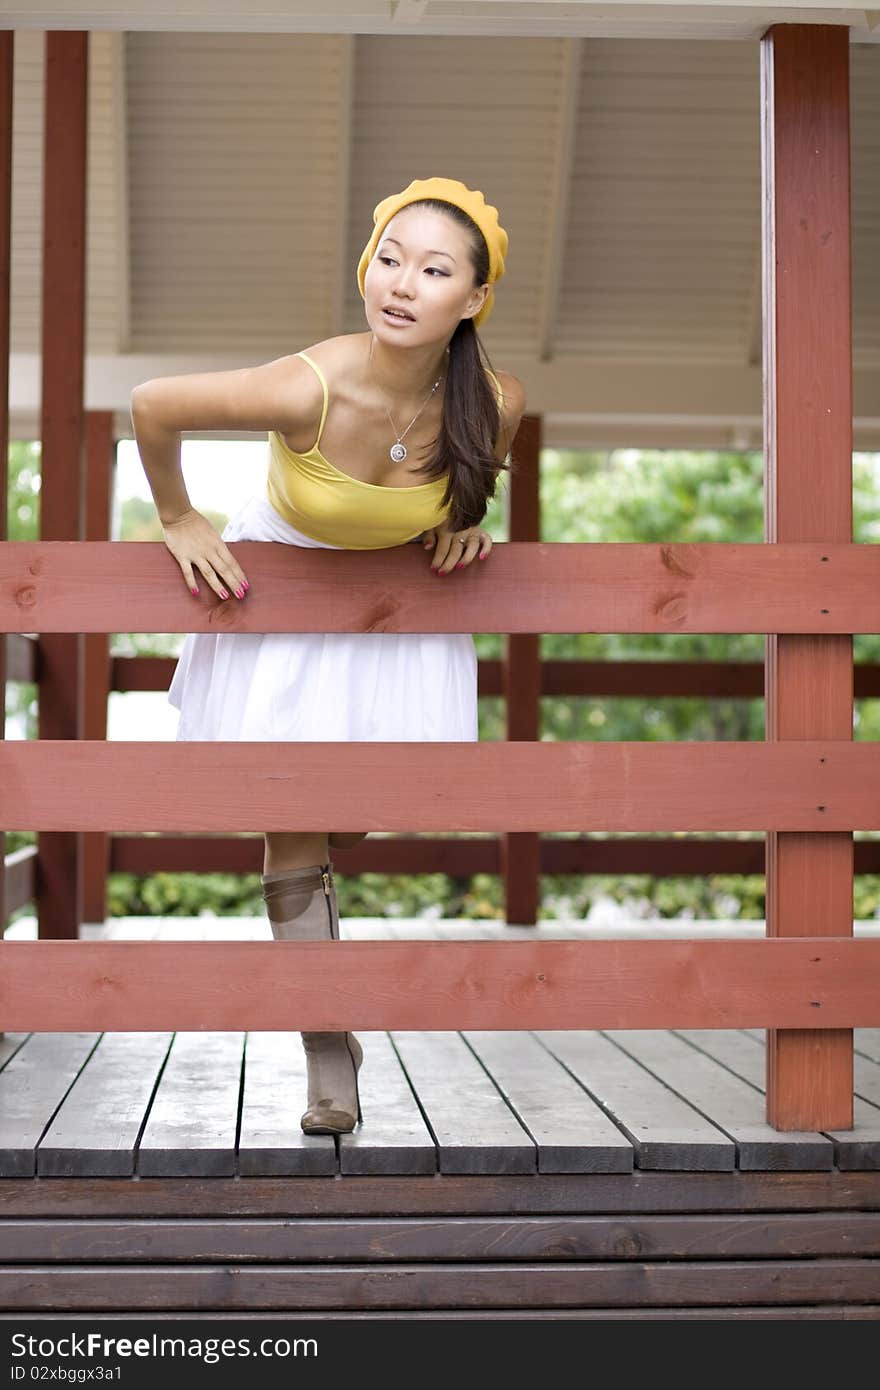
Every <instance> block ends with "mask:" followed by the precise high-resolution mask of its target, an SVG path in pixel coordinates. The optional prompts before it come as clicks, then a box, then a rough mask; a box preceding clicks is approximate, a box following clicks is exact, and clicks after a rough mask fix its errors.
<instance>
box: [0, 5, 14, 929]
mask: <svg viewBox="0 0 880 1390" xmlns="http://www.w3.org/2000/svg"><path fill="white" fill-rule="evenodd" d="M13 43H14V34H13V32H12V31H11V30H8V29H7V30H6V31H5V32H4V33H0V540H3V541H5V540H6V539H7V527H8V506H9V257H10V240H11V236H10V223H11V217H12V88H13V71H12V59H13ZM0 699H2V701H3V703H2V705H0V739H3V738H5V737H6V638H5V637H4V636H3V634H2V633H0ZM5 855H6V835H5V834H4V832H3V831H2V830H0V939H2V936H3V933H4V931H5V930H6V918H7V912H6V871H5V867H4V858H5Z"/></svg>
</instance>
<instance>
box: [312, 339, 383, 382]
mask: <svg viewBox="0 0 880 1390" xmlns="http://www.w3.org/2000/svg"><path fill="white" fill-rule="evenodd" d="M369 336H370V335H369V333H340V334H338V335H337V337H335V338H322V340H321V341H320V342H319V343H312V345H311V347H307V348H303V349H302V351H303V352H306V353H308V355H309V357H311V359H312V361H313V362H314V363H315V364H316V366H318V367H320V368H321V371H322V372H323V373H324V375H325V376H326V377H327V379H328V381H330V380H331V379H332V378H333V377H334V376H336V375H337V374H338V375H340V376H342V377H345V376H346V375H347V374H348V373H349V372H350V370H351V368H352V366H353V365H354V363H355V362H358V361H360V359H361V357H362V356H363V353H364V341H363V340H364V339H366V338H369ZM300 360H301V359H300Z"/></svg>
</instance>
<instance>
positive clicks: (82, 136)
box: [37, 31, 89, 937]
mask: <svg viewBox="0 0 880 1390" xmlns="http://www.w3.org/2000/svg"><path fill="white" fill-rule="evenodd" d="M88 38H89V36H88V34H87V33H84V32H74V31H70V32H58V31H52V32H50V33H48V34H47V35H46V144H45V172H44V186H43V218H44V221H43V316H42V342H43V359H42V366H43V372H42V421H41V437H42V485H41V491H40V534H41V536H42V537H43V539H44V540H56V541H76V540H79V538H80V534H81V533H80V516H81V507H82V496H81V492H82V485H81V473H82V469H81V455H82V432H83V357H84V348H85V234H86V201H85V199H86V97H87V83H88ZM40 651H41V657H42V661H41V672H40V696H39V699H40V717H39V732H40V738H43V739H75V738H79V737H80V736H81V732H82V730H81V713H82V693H81V691H82V655H81V653H82V638H81V637H80V636H79V635H78V634H76V633H72V634H67V635H65V634H59V633H44V634H43V635H42V637H41V639H40ZM67 793H68V795H70V796H71V798H74V797H76V796H77V788H76V787H74V786H71V787H69V788H68V789H67ZM39 846H40V859H39V873H38V876H37V917H38V921H39V932H40V936H47V937H74V936H76V935H77V934H78V931H79V923H80V920H81V914H80V903H79V898H80V884H79V877H80V876H79V860H80V853H79V846H80V837H79V835H78V833H76V832H74V833H71V834H56V833H49V834H47V833H45V832H41V833H40V837H39Z"/></svg>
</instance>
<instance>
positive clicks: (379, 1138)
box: [339, 1032, 437, 1175]
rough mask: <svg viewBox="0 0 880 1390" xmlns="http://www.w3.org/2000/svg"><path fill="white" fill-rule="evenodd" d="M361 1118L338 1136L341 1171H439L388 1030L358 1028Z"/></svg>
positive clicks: (434, 1147)
mask: <svg viewBox="0 0 880 1390" xmlns="http://www.w3.org/2000/svg"><path fill="white" fill-rule="evenodd" d="M357 1038H358V1041H359V1042H360V1044H361V1046H362V1047H363V1049H364V1060H363V1065H362V1066H361V1070H360V1095H361V1110H362V1113H363V1123H362V1124H360V1125H356V1126H355V1128H354V1130H353V1132H352V1133H351V1134H341V1135H340V1136H339V1167H340V1172H342V1173H346V1174H349V1175H352V1174H362V1175H365V1174H369V1173H375V1174H382V1173H384V1174H390V1173H399V1174H412V1175H414V1174H418V1173H435V1172H436V1171H437V1149H436V1146H435V1144H434V1138H433V1136H432V1134H431V1132H430V1130H429V1129H428V1126H427V1125H426V1123H425V1118H424V1116H423V1114H422V1111H421V1109H420V1108H419V1103H418V1101H417V1100H416V1097H415V1096H414V1095H413V1092H412V1088H411V1087H410V1084H409V1081H408V1080H407V1076H406V1072H405V1071H404V1069H403V1067H402V1066H401V1063H400V1058H399V1057H398V1055H397V1053H396V1051H395V1050H394V1047H393V1045H392V1042H391V1039H390V1037H389V1036H388V1034H387V1033H377V1032H365V1033H358V1034H357Z"/></svg>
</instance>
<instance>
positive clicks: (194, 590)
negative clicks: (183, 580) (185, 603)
mask: <svg viewBox="0 0 880 1390" xmlns="http://www.w3.org/2000/svg"><path fill="white" fill-rule="evenodd" d="M190 593H191V594H195V596H196V598H198V596H199V591H198V589H190Z"/></svg>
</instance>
